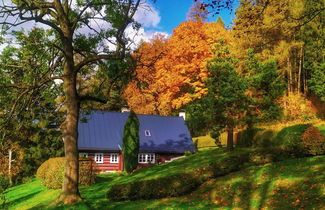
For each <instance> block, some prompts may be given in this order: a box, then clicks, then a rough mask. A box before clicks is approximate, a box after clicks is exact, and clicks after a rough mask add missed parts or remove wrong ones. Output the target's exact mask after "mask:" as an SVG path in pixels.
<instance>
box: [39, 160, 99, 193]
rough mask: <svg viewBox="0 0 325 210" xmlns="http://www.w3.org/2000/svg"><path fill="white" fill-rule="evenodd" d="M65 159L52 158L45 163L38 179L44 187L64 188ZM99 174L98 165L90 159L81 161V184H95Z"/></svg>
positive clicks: (40, 168)
mask: <svg viewBox="0 0 325 210" xmlns="http://www.w3.org/2000/svg"><path fill="white" fill-rule="evenodd" d="M64 169H65V159H64V157H58V158H50V159H48V160H47V161H45V162H44V163H43V164H42V165H41V166H40V167H39V168H38V170H37V173H36V177H37V178H39V179H40V180H41V183H42V185H44V186H46V187H47V188H50V189H59V188H61V187H62V182H63V178H64ZM96 174H97V168H96V163H95V162H94V161H93V160H90V159H88V158H81V159H80V160H79V184H80V185H91V184H94V183H95V175H96Z"/></svg>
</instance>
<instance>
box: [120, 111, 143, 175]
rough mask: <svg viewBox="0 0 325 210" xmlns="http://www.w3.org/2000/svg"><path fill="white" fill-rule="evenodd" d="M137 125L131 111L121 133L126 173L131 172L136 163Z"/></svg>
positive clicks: (137, 121) (137, 148)
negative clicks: (122, 133)
mask: <svg viewBox="0 0 325 210" xmlns="http://www.w3.org/2000/svg"><path fill="white" fill-rule="evenodd" d="M139 125H140V123H139V120H138V117H137V115H136V114H135V113H134V112H133V111H131V112H130V115H129V118H128V120H127V121H126V123H125V126H124V135H123V160H124V161H123V162H124V171H126V172H127V173H130V172H132V171H133V170H134V169H135V168H136V167H137V165H138V153H139V141H140V137H139Z"/></svg>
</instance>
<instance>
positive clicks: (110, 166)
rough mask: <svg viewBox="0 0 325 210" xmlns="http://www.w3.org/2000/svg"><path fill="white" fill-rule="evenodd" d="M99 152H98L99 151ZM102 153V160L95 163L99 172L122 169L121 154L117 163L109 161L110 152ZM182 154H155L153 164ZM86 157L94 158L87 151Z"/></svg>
mask: <svg viewBox="0 0 325 210" xmlns="http://www.w3.org/2000/svg"><path fill="white" fill-rule="evenodd" d="M99 153H100V152H99ZM103 154H104V162H103V163H97V166H98V169H99V170H100V171H101V172H108V171H122V170H123V156H122V154H119V161H118V163H111V162H110V154H111V153H105V152H104V153H103ZM180 156H183V155H181V154H157V153H156V154H155V158H156V159H155V163H154V164H161V163H164V162H166V161H169V160H170V159H172V158H176V157H180ZM88 157H89V158H91V159H93V160H94V159H95V153H90V152H88ZM150 165H153V164H152V163H150V164H149V163H139V165H138V167H137V169H139V168H143V167H146V166H150Z"/></svg>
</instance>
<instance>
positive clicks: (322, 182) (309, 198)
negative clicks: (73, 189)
mask: <svg viewBox="0 0 325 210" xmlns="http://www.w3.org/2000/svg"><path fill="white" fill-rule="evenodd" d="M209 155H211V156H212V158H217V157H219V156H222V155H224V153H222V152H219V153H218V152H217V151H214V152H213V151H204V152H202V153H199V155H192V156H190V157H187V158H185V159H183V160H177V161H175V162H172V163H170V164H164V165H161V166H154V167H151V168H148V169H145V170H141V171H139V172H137V173H135V174H134V175H131V176H122V175H119V174H105V175H100V176H99V177H98V183H97V184H94V185H92V186H88V187H81V188H80V192H81V195H82V197H83V198H84V200H83V201H82V202H79V203H77V204H75V205H73V206H61V207H51V208H50V209H110V208H115V209H144V208H149V209H150V208H151V209H157V208H159V209H184V208H185V209H198V208H215V209H236V208H237V209H248V208H251V209H259V208H266V209H273V208H280V209H321V207H322V206H325V164H324V163H325V156H316V157H309V158H301V159H292V160H287V161H282V162H277V163H273V164H266V165H264V166H253V167H249V168H247V169H245V170H241V171H238V172H235V173H231V174H229V175H227V176H224V177H219V178H217V179H212V180H209V181H207V182H205V183H204V184H203V185H202V186H200V187H199V189H197V190H196V191H194V192H193V193H191V194H189V195H186V196H182V197H178V198H165V199H159V200H147V201H133V202H109V201H108V200H107V199H106V198H105V195H106V192H107V189H108V187H109V186H110V185H112V184H114V183H121V182H127V181H132V180H135V179H138V178H139V179H142V178H147V177H154V176H155V173H156V174H157V173H158V171H159V170H161V173H162V174H164V173H166V174H169V173H170V171H172V170H175V171H178V170H181V169H180V168H181V165H182V164H184V167H185V168H186V169H189V170H190V169H191V168H192V169H193V167H195V166H190V164H188V165H186V163H188V161H190V159H192V158H193V159H192V161H191V162H192V163H193V164H195V162H194V160H196V161H198V160H200V159H201V161H208V160H202V159H207V156H209ZM208 159H209V158H208ZM198 164H199V163H198ZM177 166H178V167H177ZM58 194H59V190H48V189H46V188H44V187H43V186H41V184H40V182H39V181H38V180H34V181H32V182H30V183H27V184H22V185H19V186H15V187H12V188H10V189H9V191H8V192H7V194H6V197H7V200H8V204H9V205H10V206H9V209H44V208H49V207H48V205H49V204H50V203H51V202H53V201H54V200H55V198H56V197H57V195H58Z"/></svg>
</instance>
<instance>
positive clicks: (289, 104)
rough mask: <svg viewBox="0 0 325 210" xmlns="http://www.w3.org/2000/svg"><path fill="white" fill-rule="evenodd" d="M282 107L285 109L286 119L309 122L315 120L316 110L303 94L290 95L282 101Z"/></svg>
mask: <svg viewBox="0 0 325 210" xmlns="http://www.w3.org/2000/svg"><path fill="white" fill-rule="evenodd" d="M280 104H281V107H282V108H283V109H284V115H285V118H286V119H290V120H293V119H300V120H305V121H308V120H310V119H312V118H315V117H316V116H315V113H316V111H315V108H314V107H313V104H312V102H311V101H310V100H308V99H306V98H305V97H304V96H303V95H302V94H299V93H290V94H289V95H287V96H283V97H282V98H281V99H280Z"/></svg>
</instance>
